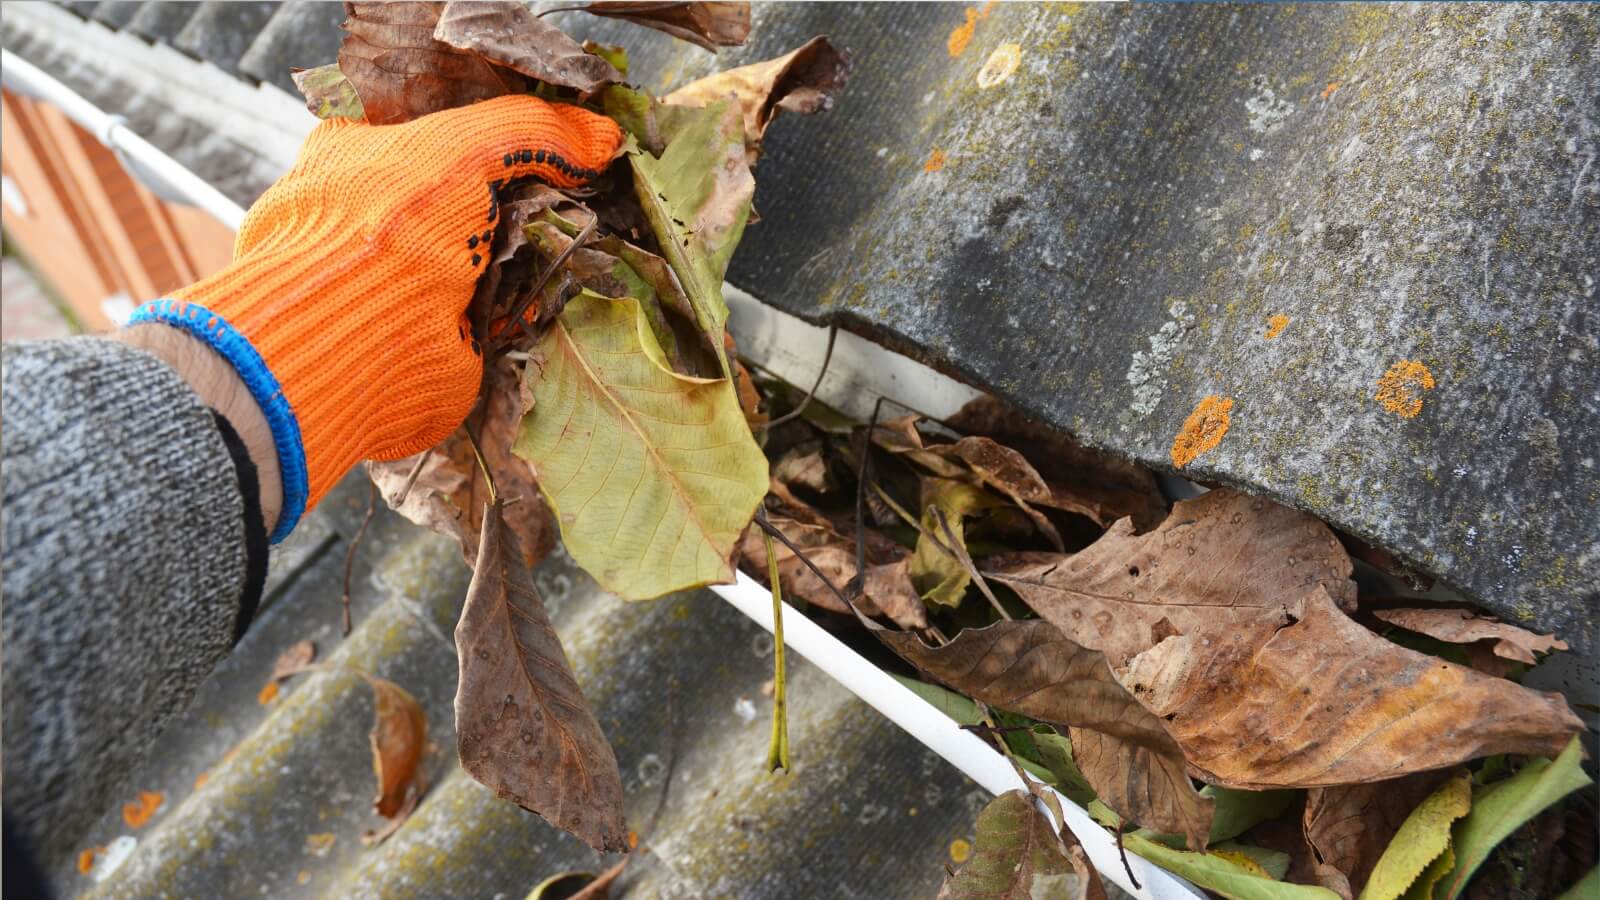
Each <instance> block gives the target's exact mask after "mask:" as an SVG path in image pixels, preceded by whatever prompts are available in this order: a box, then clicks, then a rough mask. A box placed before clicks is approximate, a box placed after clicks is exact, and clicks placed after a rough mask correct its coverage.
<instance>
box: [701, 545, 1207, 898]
mask: <svg viewBox="0 0 1600 900" xmlns="http://www.w3.org/2000/svg"><path fill="white" fill-rule="evenodd" d="M711 589H712V590H713V591H715V592H716V593H717V594H718V596H720V597H722V599H724V600H726V601H728V602H729V603H730V604H732V605H733V606H734V608H735V609H737V610H739V611H740V612H742V613H744V614H745V615H747V616H749V617H750V618H752V619H754V620H755V621H756V623H757V624H758V625H760V626H761V627H762V628H765V629H767V630H768V631H771V630H772V594H771V593H770V592H769V591H768V590H767V589H766V588H765V587H762V586H761V584H760V583H759V582H757V581H756V580H755V579H753V578H751V577H750V576H749V575H746V574H745V573H743V572H740V573H739V579H738V581H737V582H735V583H734V584H716V585H712V586H711ZM783 642H784V644H785V645H787V646H788V647H789V648H790V649H792V650H794V651H795V652H796V653H798V654H800V655H801V656H803V657H805V658H806V659H807V660H809V661H810V662H811V664H812V665H814V666H816V667H817V668H819V669H821V670H822V671H824V672H826V673H827V674H828V675H830V676H832V677H833V679H834V680H835V681H837V682H839V683H840V684H842V685H844V686H845V688H847V689H848V690H849V691H850V692H851V693H853V694H855V695H856V696H857V697H860V698H861V699H862V700H865V701H866V703H867V705H868V706H871V707H872V708H873V709H876V710H877V711H878V712H880V713H882V714H883V715H884V716H886V717H887V718H888V719H889V721H891V722H893V723H895V724H896V725H898V726H900V727H901V728H902V729H904V730H905V732H906V733H907V734H909V735H911V736H912V737H914V738H916V739H917V740H918V741H921V742H922V744H923V745H924V746H926V747H927V748H928V749H930V750H932V751H933V752H935V753H937V754H939V755H940V756H942V757H944V759H945V760H946V761H947V762H949V763H950V764H951V765H953V766H955V767H956V768H958V769H960V770H961V771H962V772H963V773H965V774H966V775H967V777H969V778H971V779H972V780H973V781H976V782H977V783H978V784H980V785H982V786H983V787H984V789H986V790H988V791H990V792H991V793H994V794H1001V793H1004V792H1006V791H1010V790H1016V789H1019V788H1024V787H1025V786H1024V785H1023V783H1022V779H1021V778H1020V777H1018V775H1017V772H1016V770H1015V769H1013V768H1012V767H1011V763H1010V762H1008V761H1007V760H1006V758H1005V757H1004V756H1001V755H1000V752H999V751H998V750H996V749H995V748H993V747H991V746H990V745H988V744H987V743H985V742H984V741H983V739H981V738H979V737H978V736H977V735H975V734H973V733H972V732H970V731H967V730H965V729H963V728H961V727H960V726H959V725H957V724H956V723H955V721H954V720H952V719H951V718H950V717H949V716H946V715H945V714H944V713H942V712H940V711H939V710H938V709H935V708H934V707H933V706H932V705H931V704H929V703H928V702H927V701H926V700H923V699H922V698H921V697H918V696H917V695H916V694H915V693H914V692H912V691H911V689H910V688H908V687H906V686H905V685H903V684H901V683H900V682H898V681H895V680H894V678H893V677H891V676H890V675H889V674H888V673H887V672H884V671H883V670H882V669H880V668H878V667H877V666H875V665H873V664H872V663H870V662H868V661H867V660H866V659H865V658H863V657H862V656H861V655H860V654H858V653H856V652H855V651H854V650H852V649H850V648H849V647H847V646H845V644H844V643H843V642H841V641H840V640H839V639H838V638H836V637H834V636H833V635H831V634H829V633H828V632H827V631H824V630H823V628H822V626H820V625H818V624H817V623H815V622H813V621H811V620H810V619H808V618H806V617H805V616H804V615H802V614H800V613H799V612H797V611H796V610H795V609H794V608H793V607H790V606H789V605H788V604H785V605H784V616H783ZM1046 790H1049V788H1048V787H1047V788H1046ZM1056 797H1057V798H1058V799H1059V800H1060V802H1061V809H1062V811H1063V813H1064V814H1065V815H1066V818H1067V827H1068V828H1069V829H1071V831H1072V833H1073V834H1074V835H1076V836H1077V838H1078V842H1079V843H1081V844H1082V845H1083V849H1084V852H1085V853H1087V854H1088V856H1089V861H1090V862H1092V863H1093V864H1094V867H1095V868H1096V869H1098V870H1099V871H1100V874H1101V875H1103V876H1104V877H1106V878H1108V879H1110V880H1111V881H1113V882H1115V883H1116V884H1117V886H1118V887H1120V888H1122V889H1123V890H1125V891H1127V892H1129V893H1130V894H1132V895H1133V896H1135V897H1139V898H1144V900H1177V898H1183V900H1196V898H1202V897H1204V896H1205V895H1204V894H1202V893H1200V892H1199V891H1198V890H1196V889H1195V888H1194V887H1192V886H1191V885H1190V884H1189V883H1188V882H1187V881H1184V880H1183V879H1181V878H1179V877H1178V876H1176V875H1173V874H1172V873H1170V872H1167V871H1166V870H1164V869H1162V868H1160V867H1158V866H1156V865H1155V864H1154V863H1151V862H1149V861H1147V860H1145V859H1142V858H1140V857H1138V856H1135V855H1133V854H1131V853H1130V854H1128V864H1129V865H1130V866H1131V867H1132V868H1133V871H1134V874H1135V875H1136V876H1137V877H1138V880H1139V885H1140V887H1139V888H1138V889H1137V890H1136V889H1135V888H1134V887H1133V884H1132V882H1130V881H1128V876H1127V873H1126V872H1124V871H1123V869H1122V859H1121V856H1120V854H1119V852H1118V850H1117V844H1116V841H1115V840H1114V839H1113V838H1112V837H1111V835H1110V834H1108V833H1107V832H1106V830H1105V829H1104V828H1102V827H1100V825H1099V824H1098V823H1096V822H1095V821H1094V819H1093V818H1091V817H1090V816H1089V813H1088V811H1086V810H1085V809H1084V808H1083V807H1081V806H1079V805H1077V804H1076V803H1073V802H1072V801H1071V800H1068V799H1067V798H1066V797H1063V796H1061V795H1060V794H1056ZM1047 815H1048V813H1047Z"/></svg>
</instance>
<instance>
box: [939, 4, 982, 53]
mask: <svg viewBox="0 0 1600 900" xmlns="http://www.w3.org/2000/svg"><path fill="white" fill-rule="evenodd" d="M994 4H995V0H989V2H987V3H985V4H983V5H982V6H980V7H969V8H968V9H967V10H966V14H967V20H966V21H965V22H963V23H961V24H960V25H957V26H956V28H955V30H954V31H952V32H950V39H949V40H947V41H945V42H944V46H945V49H946V50H949V51H950V55H951V56H952V57H956V56H960V55H961V54H963V53H965V52H967V45H968V44H970V43H972V36H973V35H974V34H976V33H977V31H978V22H979V21H980V20H982V19H987V18H989V10H991V9H993V8H994Z"/></svg>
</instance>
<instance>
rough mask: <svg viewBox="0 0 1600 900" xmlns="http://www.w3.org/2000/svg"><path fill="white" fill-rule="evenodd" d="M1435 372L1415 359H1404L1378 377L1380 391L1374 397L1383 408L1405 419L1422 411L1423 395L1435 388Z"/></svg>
mask: <svg viewBox="0 0 1600 900" xmlns="http://www.w3.org/2000/svg"><path fill="white" fill-rule="evenodd" d="M1433 385H1434V381H1433V373H1432V372H1430V371H1428V367H1427V366H1425V365H1423V364H1422V363H1419V362H1417V361H1416V360H1414V359H1402V360H1400V361H1399V362H1397V363H1395V364H1394V365H1392V366H1390V367H1389V371H1387V372H1385V373H1383V377H1382V378H1379V379H1378V392H1377V393H1376V394H1373V395H1372V399H1374V400H1376V401H1378V402H1379V403H1381V404H1383V408H1384V409H1387V410H1388V411H1389V412H1392V413H1394V414H1395V415H1397V416H1400V417H1401V418H1405V419H1414V418H1416V416H1417V413H1420V412H1422V395H1423V393H1424V392H1426V391H1431V390H1433Z"/></svg>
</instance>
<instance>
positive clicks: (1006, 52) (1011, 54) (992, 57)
mask: <svg viewBox="0 0 1600 900" xmlns="http://www.w3.org/2000/svg"><path fill="white" fill-rule="evenodd" d="M1020 65H1022V45H1021V44H1001V45H1000V46H998V47H996V48H994V52H993V53H991V54H989V59H988V61H987V62H985V63H984V64H983V68H982V69H979V70H978V87H980V88H984V89H985V90H987V89H988V88H992V87H999V86H1000V85H1002V84H1005V82H1006V79H1008V78H1010V77H1011V75H1012V73H1014V72H1016V71H1017V66H1020Z"/></svg>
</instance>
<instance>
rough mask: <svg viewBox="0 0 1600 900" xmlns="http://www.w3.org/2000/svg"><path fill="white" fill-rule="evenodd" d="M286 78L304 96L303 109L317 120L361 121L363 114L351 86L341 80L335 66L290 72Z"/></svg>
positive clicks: (342, 77) (348, 82) (329, 64)
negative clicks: (304, 107) (304, 103)
mask: <svg viewBox="0 0 1600 900" xmlns="http://www.w3.org/2000/svg"><path fill="white" fill-rule="evenodd" d="M289 77H290V78H291V79H292V80H293V81H294V86H295V87H297V88H299V89H300V93H301V94H303V95H304V96H305V98H306V109H309V110H311V114H312V115H314V116H316V117H317V118H319V119H333V118H341V119H362V118H364V117H365V116H366V114H367V113H366V110H364V109H362V107H361V97H360V96H359V95H357V94H356V89H355V85H353V84H351V83H350V79H348V78H346V77H344V72H341V71H340V70H339V64H338V63H328V64H327V65H325V66H317V67H316V68H314V69H291V70H290V71H289Z"/></svg>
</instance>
